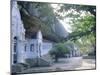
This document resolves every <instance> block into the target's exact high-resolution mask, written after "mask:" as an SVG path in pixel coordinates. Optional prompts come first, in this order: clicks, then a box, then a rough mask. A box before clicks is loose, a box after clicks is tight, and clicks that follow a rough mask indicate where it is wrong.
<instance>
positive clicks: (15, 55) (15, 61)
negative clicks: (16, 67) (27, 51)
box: [13, 54, 17, 63]
mask: <svg viewBox="0 0 100 75" xmlns="http://www.w3.org/2000/svg"><path fill="white" fill-rule="evenodd" d="M13 57H14V59H13V63H17V54H13Z"/></svg>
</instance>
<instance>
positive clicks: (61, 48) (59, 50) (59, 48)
mask: <svg viewBox="0 0 100 75" xmlns="http://www.w3.org/2000/svg"><path fill="white" fill-rule="evenodd" d="M66 53H69V50H68V49H67V48H66V46H65V45H64V44H62V43H58V44H56V45H55V46H54V47H53V48H52V50H51V51H50V55H51V56H52V57H53V58H54V59H55V62H58V59H59V58H61V57H63V56H64V55H65V54H66Z"/></svg>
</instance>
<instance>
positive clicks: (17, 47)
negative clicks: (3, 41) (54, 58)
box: [11, 1, 52, 64]
mask: <svg viewBox="0 0 100 75" xmlns="http://www.w3.org/2000/svg"><path fill="white" fill-rule="evenodd" d="M51 48H52V43H51V42H43V38H42V33H41V31H40V30H39V31H38V32H37V36H36V38H35V39H25V29H24V25H23V22H22V20H21V16H20V12H19V8H18V5H17V2H16V1H12V10H11V54H12V64H15V63H24V62H25V59H27V58H36V57H41V56H42V55H45V54H47V53H48V52H49V50H51Z"/></svg>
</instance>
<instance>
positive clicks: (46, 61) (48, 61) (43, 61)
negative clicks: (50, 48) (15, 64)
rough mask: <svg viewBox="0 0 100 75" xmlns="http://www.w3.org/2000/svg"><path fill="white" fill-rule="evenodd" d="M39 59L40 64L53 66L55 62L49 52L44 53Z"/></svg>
mask: <svg viewBox="0 0 100 75" xmlns="http://www.w3.org/2000/svg"><path fill="white" fill-rule="evenodd" d="M38 60H39V61H38V65H39V66H51V65H52V64H53V61H52V58H51V57H50V55H49V54H46V55H43V56H42V57H40V58H39V59H38Z"/></svg>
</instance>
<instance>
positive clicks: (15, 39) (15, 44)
mask: <svg viewBox="0 0 100 75" xmlns="http://www.w3.org/2000/svg"><path fill="white" fill-rule="evenodd" d="M16 51H17V37H14V52H16Z"/></svg>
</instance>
